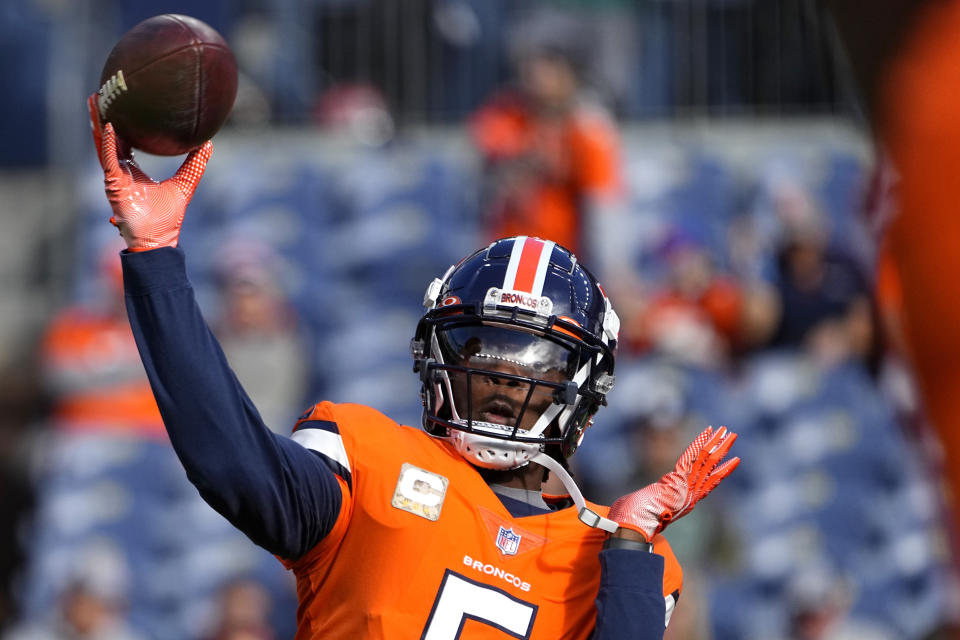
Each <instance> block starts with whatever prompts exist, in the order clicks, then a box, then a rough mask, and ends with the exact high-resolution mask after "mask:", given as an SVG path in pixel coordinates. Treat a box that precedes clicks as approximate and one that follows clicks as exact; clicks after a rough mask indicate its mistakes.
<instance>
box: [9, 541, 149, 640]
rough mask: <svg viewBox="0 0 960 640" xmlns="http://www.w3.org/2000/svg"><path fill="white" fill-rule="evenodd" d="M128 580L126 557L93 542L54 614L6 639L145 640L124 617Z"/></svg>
mask: <svg viewBox="0 0 960 640" xmlns="http://www.w3.org/2000/svg"><path fill="white" fill-rule="evenodd" d="M128 582H129V576H128V568H127V566H126V564H125V563H124V561H123V559H122V557H121V556H120V555H119V554H118V553H117V552H116V551H115V550H113V549H112V548H111V547H109V546H105V545H100V544H91V545H89V546H88V547H86V548H84V549H83V550H82V552H81V553H80V554H79V555H78V556H77V561H76V564H75V566H74V567H73V568H72V569H71V570H70V572H69V575H68V579H67V583H66V586H65V588H64V590H63V592H62V593H61V594H60V596H59V598H58V603H57V606H56V608H55V612H54V613H53V615H51V617H50V618H49V619H46V620H42V621H38V622H36V623H34V624H29V625H25V626H23V627H20V628H17V629H14V630H12V631H11V632H10V633H9V634H7V635H5V636H4V640H141V639H142V638H143V637H144V636H142V635H140V634H139V633H137V632H135V631H134V630H133V629H131V628H130V627H129V626H128V625H127V623H126V622H125V620H124V611H125V609H126V604H127V603H126V597H125V596H126V590H127V586H128Z"/></svg>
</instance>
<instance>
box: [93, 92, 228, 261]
mask: <svg viewBox="0 0 960 640" xmlns="http://www.w3.org/2000/svg"><path fill="white" fill-rule="evenodd" d="M88 108H89V110H90V124H91V128H92V132H93V141H94V145H95V147H96V150H97V157H98V158H99V159H100V166H101V167H103V175H104V186H105V190H106V193H107V200H108V201H109V202H110V208H111V209H112V210H113V216H112V217H111V218H110V222H111V223H112V224H114V225H115V226H116V227H117V228H119V229H120V235H121V236H123V239H124V240H125V241H126V243H127V247H128V248H129V249H130V250H131V251H147V250H150V249H156V248H159V247H174V246H176V245H177V239H178V238H179V236H180V227H181V225H182V224H183V217H184V214H185V213H186V210H187V205H188V204H189V203H190V199H191V198H192V197H193V193H194V191H196V188H197V184H199V182H200V178H201V177H202V176H203V172H204V169H205V168H206V166H207V161H208V160H209V159H210V155H211V153H212V152H213V143H211V142H210V141H209V140H208V141H207V142H205V143H204V144H203V145H201V146H200V147H198V148H196V149H194V150H193V151H191V152H190V153H189V154H188V155H187V157H186V159H185V160H184V161H183V164H182V165H180V168H179V169H178V170H177V172H176V173H175V174H174V175H173V176H172V177H171V178H168V179H167V180H164V181H163V182H157V181H155V180H153V179H152V178H150V176H148V175H147V174H146V173H144V172H143V170H142V169H140V167H139V166H138V165H137V163H136V161H135V160H134V159H133V154H132V153H131V151H130V148H129V146H128V145H126V143H124V142H123V140H121V139H120V138H119V137H118V136H117V134H116V132H115V131H114V129H113V126H112V125H111V124H110V123H109V122H108V123H107V124H106V125H104V126H103V127H102V128H101V126H100V119H99V112H98V110H97V107H96V97H95V95H94V96H91V97H90V98H89V99H88Z"/></svg>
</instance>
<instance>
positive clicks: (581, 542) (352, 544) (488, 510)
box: [286, 403, 682, 640]
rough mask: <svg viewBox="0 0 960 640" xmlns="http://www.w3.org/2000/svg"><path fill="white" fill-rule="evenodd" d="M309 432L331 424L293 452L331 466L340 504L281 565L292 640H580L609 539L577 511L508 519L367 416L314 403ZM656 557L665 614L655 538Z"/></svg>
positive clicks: (667, 584) (454, 460) (674, 590)
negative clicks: (306, 546)
mask: <svg viewBox="0 0 960 640" xmlns="http://www.w3.org/2000/svg"><path fill="white" fill-rule="evenodd" d="M307 422H314V423H315V424H316V423H322V424H324V425H328V426H329V425H334V426H333V427H331V428H329V429H328V430H326V431H320V430H318V429H301V430H298V431H297V432H296V433H295V434H294V440H297V441H299V442H300V443H301V444H303V445H304V446H306V447H307V448H308V449H313V450H315V451H319V452H321V453H323V454H324V455H326V456H327V457H328V458H329V459H331V460H333V461H334V462H335V466H336V465H340V469H341V471H340V473H339V474H338V477H339V482H340V486H341V490H342V493H343V503H342V507H341V510H340V514H339V518H338V520H337V522H336V524H335V526H334V528H333V530H332V531H331V532H330V533H329V534H328V535H327V536H326V538H324V539H323V540H322V541H321V542H320V543H319V544H318V545H317V546H316V547H314V548H313V549H312V550H311V551H310V552H308V553H307V554H306V555H305V556H304V557H302V558H300V559H298V560H296V561H293V562H286V564H287V565H288V566H289V567H291V568H292V569H293V570H294V572H295V574H296V577H297V589H298V595H299V600H300V607H299V611H298V629H299V630H298V634H297V638H300V639H306V638H324V639H325V640H329V639H338V638H343V639H350V640H355V639H357V638H365V639H378V638H401V637H402V638H422V639H423V640H452V639H453V638H460V639H462V640H478V639H481V638H490V639H491V640H494V639H496V640H502V639H504V638H507V637H516V638H530V639H533V640H560V639H574V638H581V639H585V638H587V637H589V636H590V634H591V632H592V630H593V627H594V620H595V618H596V614H597V612H596V607H595V604H594V600H595V598H596V596H597V592H598V589H599V586H600V561H599V553H600V550H601V547H602V545H603V542H604V540H605V539H606V536H607V534H606V533H604V532H603V531H601V530H599V529H591V528H589V527H587V526H586V525H584V524H583V523H581V522H580V521H579V520H578V518H577V513H576V509H575V508H572V507H568V508H564V509H559V510H557V511H552V512H549V513H544V514H540V515H532V516H525V517H514V516H512V515H511V514H510V513H509V512H508V511H507V509H506V508H505V507H504V506H503V504H502V503H501V501H500V499H499V498H498V497H497V496H496V494H494V493H493V491H492V490H491V489H490V487H489V486H487V484H486V483H485V482H484V480H483V479H482V477H481V476H480V474H479V473H477V471H476V469H475V468H474V467H472V466H471V465H470V464H468V463H467V462H466V461H465V460H464V459H463V458H462V457H461V456H460V455H459V454H457V453H456V452H455V451H454V450H453V449H452V448H451V447H449V446H448V445H447V444H446V443H445V442H444V441H442V440H439V439H436V438H433V437H431V436H429V435H428V434H426V433H425V432H423V431H422V430H420V429H415V428H411V427H405V426H400V425H398V424H397V423H396V422H394V421H392V420H390V419H389V418H387V417H386V416H384V415H382V414H380V413H379V412H377V411H375V410H373V409H370V408H368V407H364V406H361V405H335V404H332V403H322V404H319V405H316V406H315V407H314V408H313V410H312V411H311V413H310V414H309V415H307V416H305V417H304V418H303V419H302V420H301V421H300V422H299V423H298V427H299V426H301V425H304V423H307ZM311 432H312V433H311ZM591 506H592V508H594V509H595V510H596V511H597V512H598V513H601V514H604V515H606V513H607V511H608V508H607V507H600V506H596V505H591ZM654 551H655V552H656V553H658V554H660V555H662V556H664V558H665V572H664V578H663V594H664V597H665V598H667V603H668V606H667V611H668V612H669V611H670V609H671V608H672V603H673V602H674V601H675V600H676V597H677V596H678V594H679V590H680V588H681V580H682V575H681V570H680V566H679V564H678V563H677V561H676V558H675V557H674V555H673V553H672V551H671V549H670V546H669V544H668V543H667V541H666V540H665V539H663V538H662V537H659V536H658V537H657V538H655V540H654Z"/></svg>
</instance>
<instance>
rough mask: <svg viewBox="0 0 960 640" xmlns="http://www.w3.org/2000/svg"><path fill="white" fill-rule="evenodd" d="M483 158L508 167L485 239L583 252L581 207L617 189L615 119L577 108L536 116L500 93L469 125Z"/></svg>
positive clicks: (601, 112) (608, 196) (589, 107)
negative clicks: (542, 241) (543, 241)
mask: <svg viewBox="0 0 960 640" xmlns="http://www.w3.org/2000/svg"><path fill="white" fill-rule="evenodd" d="M470 131H471V134H472V136H473V140H474V143H475V144H476V146H477V148H478V150H479V151H480V153H481V154H482V155H483V156H484V158H485V159H486V160H487V161H488V162H490V163H491V164H492V165H495V166H496V165H502V164H504V163H507V164H509V166H510V170H509V171H505V172H504V173H506V174H507V175H506V176H501V179H500V180H499V184H498V186H497V187H496V189H495V190H496V191H497V194H498V195H497V196H496V197H495V198H494V201H493V202H491V207H492V211H491V212H490V213H491V219H490V225H491V226H490V229H489V235H490V236H491V237H494V238H503V237H507V236H517V235H527V236H535V237H540V238H549V239H551V240H553V241H555V242H557V243H558V244H560V245H562V246H564V247H567V248H568V249H571V250H572V251H574V253H580V252H581V251H580V249H582V247H580V242H579V239H580V236H581V233H582V229H581V223H582V220H581V216H582V215H583V207H584V203H585V202H584V201H585V200H586V199H588V198H593V199H613V198H615V197H616V196H617V195H619V193H620V190H621V177H620V149H619V146H620V142H619V138H618V134H617V130H616V126H615V124H614V121H613V119H612V118H611V117H610V116H609V114H607V113H606V112H605V111H604V110H602V109H601V108H599V107H598V106H596V105H578V106H577V107H576V108H574V109H573V110H572V112H571V113H570V114H569V115H568V116H567V117H565V118H562V119H556V120H552V119H545V118H541V117H539V116H537V115H536V114H535V113H533V112H532V111H531V110H530V108H529V107H528V106H527V105H526V104H525V103H524V102H523V101H522V100H521V99H519V98H517V97H516V96H512V95H510V94H504V95H499V96H497V97H495V98H494V99H493V100H491V102H490V103H489V104H487V105H484V106H483V107H481V108H480V110H479V111H477V113H475V114H474V115H473V116H472V118H471V121H470Z"/></svg>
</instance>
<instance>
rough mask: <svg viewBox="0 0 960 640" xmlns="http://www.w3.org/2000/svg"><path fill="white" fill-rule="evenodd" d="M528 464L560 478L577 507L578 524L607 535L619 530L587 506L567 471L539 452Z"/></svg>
mask: <svg viewBox="0 0 960 640" xmlns="http://www.w3.org/2000/svg"><path fill="white" fill-rule="evenodd" d="M530 462H536V463H537V464H539V465H541V466H544V467H546V468H547V469H549V470H550V471H551V473H553V474H554V475H556V476H557V477H558V478H560V481H561V482H562V483H563V487H564V488H565V489H566V490H567V491H568V492H569V493H570V497H571V498H572V499H573V503H574V504H575V505H577V514H578V517H579V518H580V522H582V523H583V524H585V525H587V526H588V527H594V528H597V529H603V530H604V531H607V532H609V533H613V532H615V531H616V530H617V529H619V528H620V525H618V524H617V523H616V522H614V521H613V520H610V519H609V518H604V517H603V516H601V515H600V514H599V513H597V512H596V511H594V510H593V509H591V508H589V507H588V506H587V502H586V500H584V499H583V494H582V493H580V488H579V487H577V483H576V482H574V481H573V478H571V477H570V474H569V473H567V470H566V469H564V468H563V466H561V464H560V463H559V462H557V461H556V460H554V459H553V458H551V457H550V456H548V455H547V454H545V453H543V452H540V453H538V454H537V455H535V456H533V457H532V458H530Z"/></svg>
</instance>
